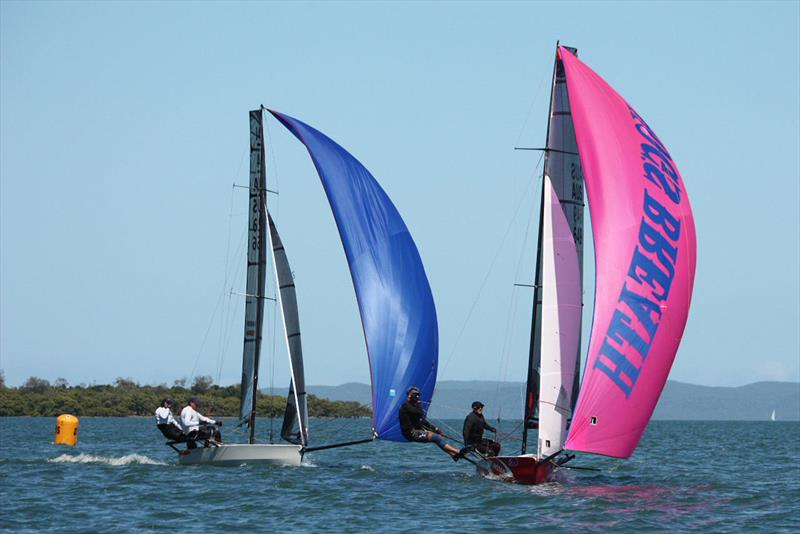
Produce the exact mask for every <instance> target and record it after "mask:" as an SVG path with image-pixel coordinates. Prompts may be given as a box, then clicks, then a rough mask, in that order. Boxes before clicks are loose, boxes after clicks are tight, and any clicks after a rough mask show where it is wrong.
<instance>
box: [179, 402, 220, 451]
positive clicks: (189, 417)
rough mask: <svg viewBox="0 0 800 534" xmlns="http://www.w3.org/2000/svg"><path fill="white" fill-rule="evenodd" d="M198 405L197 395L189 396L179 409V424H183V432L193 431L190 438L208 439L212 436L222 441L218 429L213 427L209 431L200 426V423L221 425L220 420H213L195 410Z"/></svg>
mask: <svg viewBox="0 0 800 534" xmlns="http://www.w3.org/2000/svg"><path fill="white" fill-rule="evenodd" d="M199 407H200V400H199V399H198V398H197V397H191V398H190V399H189V404H187V405H186V407H185V408H184V409H183V410H181V424H182V425H183V429H184V432H186V433H187V434H190V433H193V435H192V436H191V438H192V439H208V438H214V440H216V441H218V442H222V436H221V435H220V433H219V431H217V430H216V429H214V431H211V430H210V429H207V428H202V429H201V428H200V423H207V424H209V425H222V421H215V420H214V419H211V418H209V417H206V416H205V415H203V414H201V413H200V412H198V411H197V408H199Z"/></svg>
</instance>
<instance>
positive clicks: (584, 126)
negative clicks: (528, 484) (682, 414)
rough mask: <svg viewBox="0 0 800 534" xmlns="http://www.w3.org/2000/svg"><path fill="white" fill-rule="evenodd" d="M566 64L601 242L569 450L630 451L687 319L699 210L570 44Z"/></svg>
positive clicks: (644, 132)
mask: <svg viewBox="0 0 800 534" xmlns="http://www.w3.org/2000/svg"><path fill="white" fill-rule="evenodd" d="M559 54H560V56H561V59H562V61H563V64H564V67H565V71H566V81H567V88H568V94H569V102H570V107H571V109H572V118H573V121H574V124H575V133H576V139H577V144H578V147H579V150H578V151H579V152H580V158H581V162H582V166H583V174H584V179H585V184H586V193H587V197H588V201H589V209H590V212H591V217H592V232H593V236H594V243H595V247H594V248H595V267H596V286H595V297H594V317H593V321H592V332H591V335H590V339H589V352H588V356H587V362H586V369H585V372H584V378H583V383H582V385H581V389H580V395H579V398H578V403H577V407H576V412H575V415H574V417H573V421H572V426H571V428H570V432H569V435H568V438H567V442H566V445H565V446H566V448H568V449H571V450H578V451H584V452H591V453H596V454H603V455H607V456H614V457H620V458H627V457H629V456H630V455H631V454H632V453H633V450H634V449H635V448H636V445H637V444H638V442H639V439H640V438H641V435H642V433H643V432H644V429H645V428H646V426H647V423H648V422H649V420H650V417H651V416H652V413H653V410H654V409H655V406H656V403H657V401H658V398H659V396H660V394H661V391H662V389H663V387H664V384H665V383H666V379H667V375H668V374H669V370H670V368H671V366H672V362H673V359H674V357H675V354H676V352H677V349H678V345H679V343H680V339H681V336H682V334H683V330H684V327H685V325H686V320H687V317H688V310H689V304H690V302H691V294H692V288H693V284H694V273H695V264H696V247H697V244H696V236H695V228H694V218H693V216H692V211H691V207H690V205H689V200H688V197H687V196H686V191H685V186H684V184H683V180H682V179H681V176H680V173H679V172H678V170H677V167H676V166H675V163H674V161H673V160H672V157H671V156H670V154H669V152H668V151H667V149H666V147H665V146H664V145H663V143H662V142H661V140H660V139H659V138H658V137H657V136H656V135H655V133H654V132H653V131H652V130H651V129H650V127H649V126H648V125H647V123H646V122H645V121H644V119H642V117H641V116H640V115H639V114H638V113H637V112H636V111H634V109H633V108H632V107H630V106H629V105H628V103H627V102H626V101H625V100H624V99H623V98H622V97H621V96H620V95H619V94H618V93H617V92H616V91H615V90H614V89H613V88H612V87H611V86H610V85H608V84H607V83H606V82H605V81H604V80H603V79H602V78H601V77H600V76H598V75H597V74H596V73H595V72H594V71H592V70H591V69H590V68H589V67H587V66H586V65H585V64H584V63H582V62H581V61H580V60H579V59H578V58H577V57H575V56H574V55H573V54H572V53H571V52H570V51H569V50H567V49H565V48H564V47H560V48H559Z"/></svg>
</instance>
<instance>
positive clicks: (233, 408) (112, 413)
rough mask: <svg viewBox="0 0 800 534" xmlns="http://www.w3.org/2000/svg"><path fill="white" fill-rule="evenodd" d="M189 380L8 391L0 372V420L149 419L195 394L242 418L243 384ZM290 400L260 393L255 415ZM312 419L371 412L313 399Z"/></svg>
mask: <svg viewBox="0 0 800 534" xmlns="http://www.w3.org/2000/svg"><path fill="white" fill-rule="evenodd" d="M186 382H187V381H186V380H185V379H180V380H176V381H175V382H174V383H173V385H172V386H167V385H166V384H160V385H157V386H149V385H145V386H143V385H139V384H138V383H136V382H134V381H133V380H130V379H126V378H117V380H116V381H115V382H114V383H113V384H108V385H91V386H87V385H83V384H81V385H78V386H70V385H69V384H68V383H67V381H66V380H64V379H63V378H59V379H57V380H56V381H55V382H53V383H52V384H51V383H50V382H49V381H48V380H45V379H43V378H38V377H35V376H32V377H30V378H28V380H27V381H26V382H25V383H24V384H23V385H21V386H20V387H18V388H11V387H7V386H6V384H5V380H4V377H3V376H2V375H1V374H0V417H8V416H45V417H55V416H58V415H61V414H66V413H68V414H72V415H76V416H102V417H126V416H149V415H153V413H154V412H155V409H156V408H157V407H158V406H159V404H160V403H161V399H163V398H164V397H172V398H173V399H174V400H175V407H176V408H178V410H176V411H180V407H182V406H183V405H184V404H185V403H186V401H187V400H188V399H189V397H191V396H192V395H196V396H197V397H199V398H200V400H201V402H202V403H203V405H202V407H201V412H202V413H203V414H204V415H207V416H209V417H238V416H239V389H240V386H239V385H238V384H237V385H235V386H224V387H223V386H218V385H215V384H214V383H213V380H212V379H211V377H209V376H199V377H197V378H195V379H194V380H193V381H192V384H191V385H187V384H186ZM285 409H286V397H282V396H277V395H264V394H263V393H261V392H259V393H258V396H257V399H256V412H257V414H258V416H259V417H283V413H284V411H285ZM308 414H309V416H310V417H363V416H370V415H371V414H372V411H371V410H370V408H369V407H368V406H364V405H363V404H360V403H358V402H354V401H332V400H328V399H320V398H318V397H315V396H314V395H309V396H308Z"/></svg>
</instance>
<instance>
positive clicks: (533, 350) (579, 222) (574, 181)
mask: <svg viewBox="0 0 800 534" xmlns="http://www.w3.org/2000/svg"><path fill="white" fill-rule="evenodd" d="M556 46H558V45H556ZM568 50H570V51H572V52H573V53H577V51H576V50H575V49H574V48H568ZM545 146H546V148H545V155H544V176H545V177H549V179H550V182H551V184H552V187H553V189H554V190H555V192H556V195H557V196H558V200H559V202H560V204H561V208H562V210H563V213H564V216H565V217H566V220H567V223H568V225H569V228H570V231H571V233H572V236H573V240H574V242H575V249H576V252H577V261H578V269H579V280H580V284H581V286H582V283H583V173H582V171H581V162H580V158H579V156H578V146H577V143H576V141H575V130H574V125H573V122H572V115H571V112H570V106H569V100H568V98H567V85H566V77H565V73H564V66H563V63H562V62H561V59H560V58H559V57H558V54H556V59H555V64H554V67H553V82H552V85H551V90H550V108H549V112H548V121H547V142H546V145H545ZM546 182H547V180H546V179H543V180H542V193H541V202H540V212H539V232H538V242H537V248H536V271H535V281H534V294H533V312H532V314H531V342H530V350H529V354H528V373H527V383H526V391H525V409H524V424H523V431H522V454H525V453H526V451H527V444H528V430H529V429H530V428H538V425H539V403H540V402H541V400H542V393H541V391H540V390H541V387H542V386H541V361H542V294H543V293H542V290H543V288H542V274H543V273H542V261H543V251H542V245H543V242H544V236H543V228H544V215H545V208H544V205H545V202H546V201H548V196H547V190H546V187H545V185H546ZM576 351H577V353H576V355H575V372H574V375H573V376H574V380H572V384H570V385H567V386H568V389H569V391H568V392H566V393H567V394H568V395H569V399H570V400H569V403H570V411H571V410H572V409H574V406H575V400H576V399H577V393H578V385H579V384H578V379H577V377H579V376H580V354H579V352H580V322H579V323H578V345H577V349H576Z"/></svg>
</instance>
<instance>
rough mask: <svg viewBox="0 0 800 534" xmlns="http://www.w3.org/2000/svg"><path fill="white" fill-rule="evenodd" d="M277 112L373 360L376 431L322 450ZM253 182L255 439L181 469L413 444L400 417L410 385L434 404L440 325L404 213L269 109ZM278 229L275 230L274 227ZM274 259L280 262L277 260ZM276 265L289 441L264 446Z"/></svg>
mask: <svg viewBox="0 0 800 534" xmlns="http://www.w3.org/2000/svg"><path fill="white" fill-rule="evenodd" d="M265 112H269V113H270V114H271V115H272V116H274V117H275V118H276V119H277V120H278V122H280V123H281V124H282V125H283V126H285V127H286V128H287V129H288V130H289V131H290V132H291V133H292V134H293V135H294V136H295V137H296V138H297V139H298V140H299V141H300V142H301V143H303V145H305V147H306V149H307V150H308V152H309V155H310V156H311V160H312V161H313V163H314V166H315V168H316V170H317V173H318V175H319V178H320V180H321V182H322V185H323V188H324V190H325V194H326V196H327V198H328V202H329V204H330V207H331V210H332V212H333V216H334V220H335V221H336V225H337V228H338V230H339V236H340V238H341V241H342V245H343V248H344V252H345V256H346V258H347V263H348V266H349V269H350V274H351V278H352V281H353V286H354V289H355V294H356V300H357V302H358V309H359V314H360V316H361V324H362V327H363V331H364V338H365V343H366V349H367V356H368V358H369V363H370V380H371V383H372V406H373V414H372V415H373V417H372V423H373V429H372V435H371V436H369V437H367V438H365V439H360V440H355V441H349V442H343V443H335V444H328V445H322V446H316V447H310V446H309V445H308V440H309V428H308V412H307V409H306V391H305V378H304V366H303V355H302V347H301V343H300V323H299V314H298V306H297V297H296V293H295V280H294V277H293V275H292V269H291V267H290V264H289V260H288V257H287V254H286V249H285V247H284V243H283V241H282V239H281V237H280V235H279V233H278V229H277V226H276V224H275V221H274V220H273V218H272V216H271V214H270V211H269V204H268V202H267V197H268V193H269V190H268V188H267V172H266V171H267V165H266V160H265V150H264V146H265V144H264V115H265ZM249 117H250V185H249V220H248V256H247V288H246V294H245V299H246V302H245V325H244V350H243V358H242V382H241V397H240V414H239V426H240V427H243V428H246V429H248V443H246V444H244V443H243V444H221V445H219V446H208V447H203V448H196V449H182V450H180V449H178V448H177V447H174V444H173V448H175V449H176V450H178V452H179V463H181V464H214V465H240V464H242V463H275V464H286V465H300V463H301V461H302V458H303V455H304V454H305V453H307V452H312V451H315V450H323V449H328V448H333V447H339V446H346V445H353V444H356V443H364V442H368V441H372V440H373V439H376V438H377V439H382V440H390V441H403V442H404V441H406V440H405V438H404V437H403V436H402V434H401V431H400V425H399V421H398V416H397V414H398V411H399V407H400V404H402V403H403V402H404V401H405V392H406V390H407V389H408V388H410V387H411V386H416V387H418V388H419V389H420V391H421V398H422V400H423V401H424V402H427V403H429V402H430V401H431V398H432V396H433V390H434V387H435V385H436V372H437V365H438V347H439V338H438V335H439V334H438V323H437V318H436V309H435V306H434V302H433V294H432V292H431V288H430V284H429V282H428V278H427V276H426V274H425V270H424V267H423V265H422V260H421V259H420V256H419V252H418V250H417V247H416V244H415V243H414V240H413V239H412V238H411V234H410V233H409V231H408V228H407V227H406V225H405V223H404V221H403V219H402V218H401V216H400V214H399V212H398V211H397V208H396V207H395V206H394V204H393V203H392V201H391V200H390V199H389V197H388V195H387V194H386V193H385V192H384V190H383V189H382V188H381V186H380V184H378V182H377V180H375V178H374V177H373V176H372V174H370V172H369V171H368V170H367V169H366V168H365V167H364V166H363V165H362V164H361V163H360V162H359V161H358V160H357V159H356V158H355V157H353V156H352V155H351V154H350V153H349V152H347V151H346V150H345V149H344V148H342V147H341V146H339V145H338V144H336V143H335V142H334V141H333V140H331V139H330V138H329V137H327V136H326V135H325V134H323V133H321V132H319V131H318V130H315V129H314V128H312V127H311V126H309V125H307V124H305V123H303V122H301V121H299V120H297V119H295V118H292V117H290V116H289V115H286V114H283V113H279V112H277V111H272V110H267V109H266V108H264V107H261V108H260V109H257V110H254V111H250V114H249ZM267 227H269V232H266V231H265V229H266V228H267ZM268 256H271V258H272V261H271V262H269V261H268ZM268 263H271V265H272V267H273V269H272V270H273V274H274V277H275V283H276V286H277V287H278V288H279V290H278V291H277V292H276V295H275V300H276V301H277V304H278V308H279V309H280V311H281V317H282V323H283V331H284V332H283V333H284V338H285V340H286V345H287V352H288V354H289V370H290V374H291V378H290V385H289V393H288V396H287V403H286V410H285V413H284V420H283V425H282V428H281V438H282V439H283V440H284V441H285V443H265V444H259V443H256V394H257V391H258V389H257V387H258V377H259V375H258V370H259V357H260V353H261V346H262V340H263V337H262V322H263V317H264V305H265V300H267V299H268V298H270V297H269V296H268V295H266V294H265V291H266V273H267V270H268V269H267V264H268Z"/></svg>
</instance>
